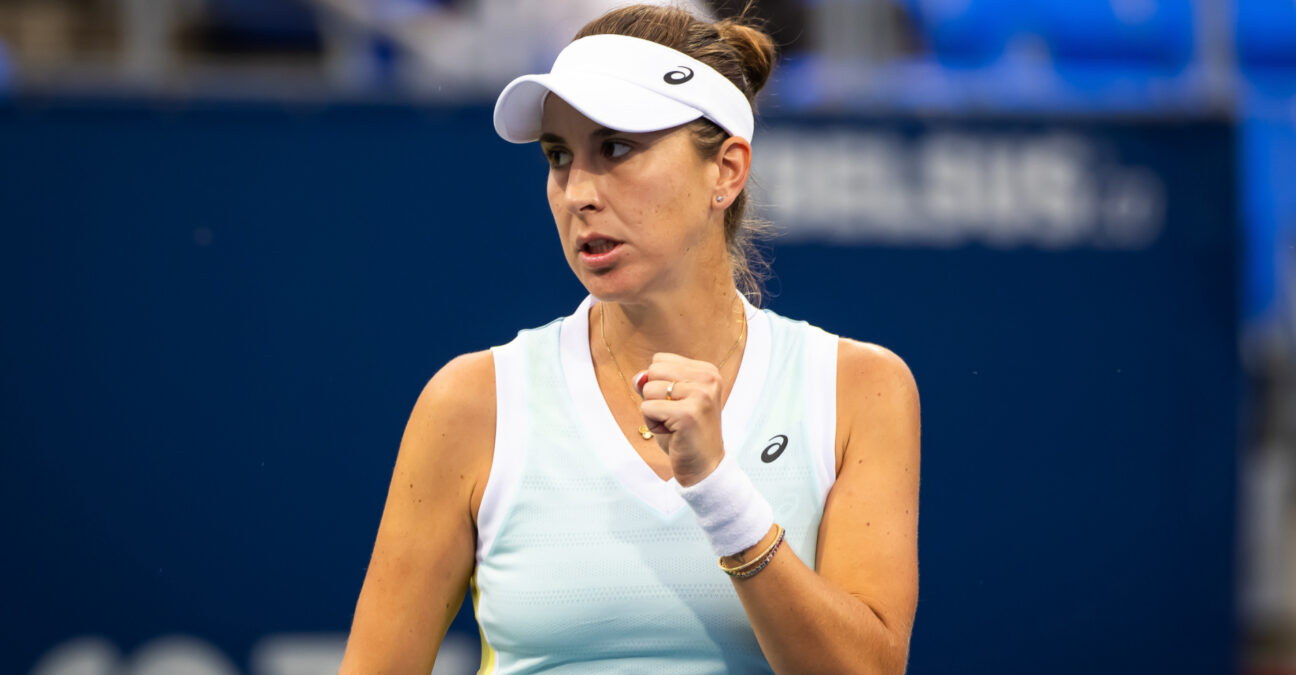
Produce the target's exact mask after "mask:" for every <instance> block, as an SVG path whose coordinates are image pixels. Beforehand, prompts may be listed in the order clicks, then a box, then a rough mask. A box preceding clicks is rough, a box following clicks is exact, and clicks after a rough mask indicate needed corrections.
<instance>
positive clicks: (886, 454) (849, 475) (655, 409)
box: [642, 340, 920, 673]
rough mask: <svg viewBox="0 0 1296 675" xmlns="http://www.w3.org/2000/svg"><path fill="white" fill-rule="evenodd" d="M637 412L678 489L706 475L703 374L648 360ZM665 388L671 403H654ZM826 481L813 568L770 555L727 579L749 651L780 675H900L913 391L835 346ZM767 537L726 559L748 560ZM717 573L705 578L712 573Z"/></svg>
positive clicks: (707, 397) (714, 413) (858, 349)
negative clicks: (750, 641)
mask: <svg viewBox="0 0 1296 675" xmlns="http://www.w3.org/2000/svg"><path fill="white" fill-rule="evenodd" d="M649 379H650V383H649V384H648V385H646V386H645V388H644V394H645V401H644V404H643V407H642V409H643V413H644V417H645V419H646V420H648V421H649V422H650V423H656V426H655V427H654V429H653V430H654V431H658V430H660V431H661V432H663V434H662V435H663V438H662V439H661V440H660V442H662V443H663V444H669V454H670V459H671V464H672V470H673V471H674V473H675V476H676V478H677V479H679V482H680V484H681V485H692V484H694V483H696V482H698V481H700V480H702V479H703V478H704V477H705V476H706V475H708V474H709V472H710V471H712V470H713V469H714V468H715V466H716V465H717V464H718V462H719V458H720V457H721V456H722V455H723V449H722V445H721V444H720V441H719V440H718V439H719V433H720V429H719V415H718V410H719V407H720V403H719V401H720V394H719V392H720V386H719V383H720V378H719V374H718V372H716V369H715V367H714V366H711V364H708V363H704V362H695V361H689V360H687V359H684V358H683V357H679V356H674V355H658V356H657V357H655V359H654V363H653V365H652V367H651V368H650V369H649ZM669 382H686V383H688V384H687V385H686V386H679V387H677V388H676V394H677V395H679V394H680V393H681V392H682V393H683V394H684V396H683V398H681V399H677V400H671V401H667V400H665V393H664V391H665V389H666V387H667V386H668V383H669ZM836 442H837V450H838V455H837V457H838V470H837V481H836V483H835V484H834V485H833V488H832V491H831V492H830V493H829V495H828V500H827V504H826V505H825V507H824V515H823V520H822V522H821V523H820V527H819V547H818V560H817V569H818V573H816V572H815V570H813V569H811V568H810V567H809V566H807V565H806V564H805V563H804V562H803V561H801V560H800V559H798V558H797V556H796V554H795V553H794V552H793V551H792V550H791V548H790V547H782V548H780V549H779V551H778V553H777V554H776V555H775V556H774V557H773V559H772V560H771V561H770V563H769V564H768V565H767V566H766V567H765V568H764V569H763V570H762V571H761V572H760V573H759V574H757V575H755V576H753V577H750V578H747V579H737V578H735V579H733V584H734V587H735V588H736V589H737V591H738V597H739V599H740V600H741V601H742V604H743V608H744V609H745V610H746V611H747V617H748V619H749V620H750V621H751V624H752V627H753V629H754V630H755V632H756V639H757V640H758V641H759V642H760V646H761V650H762V651H763V652H764V653H765V657H766V658H767V659H768V660H769V662H770V665H771V666H773V668H774V670H775V671H776V672H781V673H790V672H796V673H810V672H821V673H902V672H904V669H905V664H906V661H907V660H908V652H909V634H910V631H911V629H912V627H913V620H914V613H915V611H916V608H917V603H918V473H919V454H920V453H919V405H918V389H917V386H916V385H915V383H914V380H913V376H912V375H911V374H910V372H909V368H908V367H907V366H906V365H905V363H904V361H902V360H901V359H900V358H899V357H898V356H896V355H895V354H893V353H891V352H890V351H887V350H886V349H884V348H882V347H878V346H876V345H867V344H863V343H859V342H854V341H851V340H841V341H840V342H839V346H838V359H837V439H836ZM775 532H776V530H774V529H771V531H770V532H769V533H768V534H766V536H765V538H764V539H763V540H762V541H760V542H758V543H757V544H756V545H754V546H752V547H751V548H748V549H747V550H745V551H742V552H739V553H738V554H735V555H734V556H730V557H728V558H726V560H725V564H726V566H730V567H733V566H737V565H739V564H740V563H742V562H745V561H747V560H750V559H752V558H753V557H754V556H757V555H760V553H761V552H763V551H764V550H765V549H766V548H767V547H768V546H769V544H771V543H772V542H773V539H774V536H775ZM719 573H720V572H719V571H717V574H719Z"/></svg>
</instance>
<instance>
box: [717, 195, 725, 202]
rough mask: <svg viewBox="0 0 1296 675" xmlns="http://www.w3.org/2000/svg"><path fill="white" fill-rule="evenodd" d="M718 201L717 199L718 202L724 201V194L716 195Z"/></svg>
mask: <svg viewBox="0 0 1296 675" xmlns="http://www.w3.org/2000/svg"><path fill="white" fill-rule="evenodd" d="M716 201H717V202H722V201H724V195H716Z"/></svg>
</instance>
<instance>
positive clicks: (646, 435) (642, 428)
mask: <svg viewBox="0 0 1296 675" xmlns="http://www.w3.org/2000/svg"><path fill="white" fill-rule="evenodd" d="M605 317H607V308H606V307H605V308H603V310H602V311H600V312H599V333H600V334H602V336H603V347H604V348H606V349H607V353H608V356H611V357H612V365H614V366H616V369H617V374H618V375H620V376H621V384H623V385H625V388H626V394H628V395H629V396H630V402H631V403H633V402H634V400H635V393H634V390H633V389H631V388H630V380H627V379H626V376H625V372H624V371H622V370H621V364H620V363H617V358H616V354H614V353H613V352H612V345H610V344H608V339H607V320H606V318H605ZM746 335H747V312H745V311H744V312H743V327H742V332H740V333H738V339H737V340H734V343H733V345H731V346H730V347H729V351H728V352H726V353H725V355H724V358H723V359H720V363H718V364H716V369H717V370H719V369H721V368H724V364H725V363H727V362H728V361H729V357H730V356H733V354H734V350H736V349H738V345H739V344H740V343H741V342H742V339H743V337H744V336H746ZM638 431H639V435H640V436H642V437H643V439H644V440H645V441H648V440H652V437H653V432H651V431H649V430H648V425H647V424H640V425H639V429H638Z"/></svg>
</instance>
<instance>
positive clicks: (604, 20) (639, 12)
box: [573, 2, 774, 306]
mask: <svg viewBox="0 0 1296 675" xmlns="http://www.w3.org/2000/svg"><path fill="white" fill-rule="evenodd" d="M750 9H751V3H750V2H749V3H748V4H747V7H746V8H744V9H743V11H742V12H741V13H740V14H739V15H738V16H737V17H734V18H731V19H723V20H721V21H717V22H715V23H709V22H706V21H702V20H700V19H698V18H697V17H695V16H693V15H692V14H690V13H688V12H687V11H685V10H683V9H679V8H676V7H662V6H657V5H632V6H630V7H625V8H622V9H616V10H613V11H611V12H608V13H607V14H604V15H603V16H601V17H599V18H597V19H595V20H593V21H591V22H589V23H588V24H586V25H585V27H584V28H582V29H581V30H580V32H579V33H577V34H576V37H575V38H573V40H579V39H580V38H583V37H588V36H590V35H604V34H612V35H628V36H630V37H636V38H640V39H643V40H651V41H653V42H656V43H658V44H662V45H666V46H667V47H670V48H671V49H674V50H675V51H678V52H683V53H685V54H688V55H689V56H691V57H693V58H695V59H697V60H699V61H701V62H703V63H705V64H707V65H708V66H711V67H712V68H714V69H716V71H717V72H719V73H720V74H721V75H724V76H725V77H726V78H728V79H729V81H730V82H733V83H734V85H735V86H737V87H738V89H739V91H741V92H742V93H743V94H745V95H746V96H747V101H748V102H749V103H751V105H752V112H753V113H754V112H755V110H756V92H758V91H760V89H761V87H763V86H765V81H766V80H768V79H769V76H770V71H771V70H773V68H774V41H773V39H771V38H770V36H769V35H768V34H767V33H766V32H765V31H764V30H763V28H762V27H761V26H760V25H759V23H757V22H756V21H755V20H753V19H751V18H749V17H748V15H747V14H748V11H749V10H750ZM689 128H690V130H691V131H692V132H693V143H694V145H695V146H696V147H697V150H698V152H699V153H701V154H702V156H703V157H714V156H715V155H716V153H718V152H719V151H720V145H721V144H722V143H724V141H725V139H727V138H729V134H728V133H727V132H726V131H725V130H724V129H721V128H720V127H719V126H718V125H717V124H716V123H714V122H712V121H711V120H708V119H706V118H700V119H698V120H697V121H695V122H692V123H690V125H689ZM746 211H747V190H746V188H744V189H743V190H742V191H741V192H739V193H738V196H737V197H735V198H734V201H733V203H732V204H730V205H729V208H727V209H725V216H724V233H725V244H726V246H727V247H728V249H729V259H730V261H731V264H732V266H733V278H734V283H735V284H737V286H738V290H740V291H742V293H743V294H744V295H746V296H747V297H748V299H750V300H751V301H752V302H753V303H754V304H756V305H758V306H759V305H760V303H761V294H762V289H761V283H762V282H763V281H764V280H765V279H766V278H767V277H768V276H769V262H768V261H766V260H765V257H764V256H763V255H761V252H760V249H759V244H760V242H761V241H763V240H765V239H767V238H768V237H769V235H770V233H771V228H770V226H769V224H768V223H766V222H764V221H759V220H755V219H752V218H748V217H746Z"/></svg>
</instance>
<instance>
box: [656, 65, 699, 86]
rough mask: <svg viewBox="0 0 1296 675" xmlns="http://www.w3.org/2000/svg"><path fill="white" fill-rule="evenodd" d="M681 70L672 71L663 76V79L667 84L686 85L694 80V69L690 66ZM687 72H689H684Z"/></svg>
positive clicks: (682, 67)
mask: <svg viewBox="0 0 1296 675" xmlns="http://www.w3.org/2000/svg"><path fill="white" fill-rule="evenodd" d="M680 69H681V70H672V71H670V72H669V73H666V74H665V75H663V76H662V79H663V80H666V84H684V83H685V82H688V81H689V80H691V79H693V69H692V68H689V67H688V66H680ZM685 70H687V71H688V72H687V73H685V72H683V71H685Z"/></svg>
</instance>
